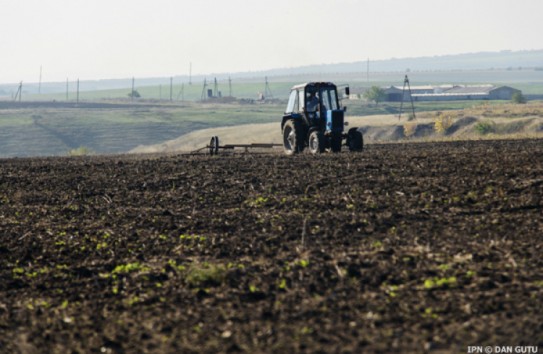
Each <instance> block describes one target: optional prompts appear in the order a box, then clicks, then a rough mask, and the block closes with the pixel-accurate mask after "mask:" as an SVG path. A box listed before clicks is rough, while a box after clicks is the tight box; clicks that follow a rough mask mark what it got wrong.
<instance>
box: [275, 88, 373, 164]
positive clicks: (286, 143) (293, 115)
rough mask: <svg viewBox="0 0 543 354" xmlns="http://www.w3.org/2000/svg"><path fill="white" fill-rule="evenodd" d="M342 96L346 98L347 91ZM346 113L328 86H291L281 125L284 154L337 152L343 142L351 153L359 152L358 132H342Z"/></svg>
mask: <svg viewBox="0 0 543 354" xmlns="http://www.w3.org/2000/svg"><path fill="white" fill-rule="evenodd" d="M345 94H346V95H348V94H349V88H348V87H346V88H345ZM345 111H346V108H340V106H339V100H338V92H337V87H336V85H334V84H333V83H331V82H310V83H306V84H301V85H296V86H294V87H293V88H292V90H291V92H290V97H289V100H288V105H287V109H286V111H285V114H284V115H283V120H282V121H281V131H282V132H283V147H284V149H285V153H286V154H287V155H293V154H296V153H299V152H302V151H303V150H304V149H305V148H306V147H308V148H309V151H310V152H311V153H313V154H320V153H322V152H324V151H332V152H340V151H341V147H342V145H343V142H345V145H346V146H347V147H348V148H349V150H350V151H362V149H363V147H364V140H363V136H362V133H361V132H360V131H358V129H357V128H351V129H349V131H348V132H345V131H344V127H345V123H344V116H345Z"/></svg>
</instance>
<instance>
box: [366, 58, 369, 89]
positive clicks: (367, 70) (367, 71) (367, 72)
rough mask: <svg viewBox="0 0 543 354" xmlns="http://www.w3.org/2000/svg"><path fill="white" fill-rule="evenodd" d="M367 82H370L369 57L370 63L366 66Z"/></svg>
mask: <svg viewBox="0 0 543 354" xmlns="http://www.w3.org/2000/svg"><path fill="white" fill-rule="evenodd" d="M366 82H367V83H368V84H369V83H370V58H368V65H367V68H366Z"/></svg>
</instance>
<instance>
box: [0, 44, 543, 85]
mask: <svg viewBox="0 0 543 354" xmlns="http://www.w3.org/2000/svg"><path fill="white" fill-rule="evenodd" d="M518 68H540V69H541V70H543V49H541V50H526V51H501V52H479V53H467V54H455V55H441V56H433V57H419V58H392V59H387V60H371V58H370V71H371V72H373V73H375V72H398V71H400V72H405V71H452V70H465V71H468V70H490V69H502V70H503V69H518ZM366 69H367V59H366V60H361V61H357V62H352V63H336V64H321V65H309V66H301V67H295V68H279V69H271V70H264V71H252V72H240V73H229V74H225V73H211V74H208V75H205V76H204V75H200V76H193V77H192V82H194V83H196V82H197V83H200V82H202V81H203V80H204V78H207V79H208V80H209V79H210V78H212V77H217V78H221V79H223V80H224V79H228V77H229V76H230V77H232V78H235V79H246V80H251V79H258V80H262V77H263V76H268V77H270V78H273V77H278V76H295V75H305V74H314V73H320V74H344V73H357V72H358V73H360V72H366ZM174 80H175V82H188V81H189V77H188V76H187V75H178V76H174ZM168 81H169V78H163V77H161V78H160V77H159V78H136V83H137V86H138V87H143V86H153V85H164V83H165V82H168ZM131 82H132V79H131V78H124V79H105V80H88V81H81V88H82V89H81V90H82V91H96V90H112V89H121V88H127V87H130V85H131ZM17 86H18V83H11V84H0V96H9V95H12V94H13V93H14V92H15V91H16V90H17ZM74 87H75V82H73V81H72V82H70V89H71V90H72V91H73V90H74ZM65 90H66V82H52V83H42V86H41V92H42V93H60V92H65ZM24 91H25V93H29V94H35V93H38V84H37V83H25V84H24Z"/></svg>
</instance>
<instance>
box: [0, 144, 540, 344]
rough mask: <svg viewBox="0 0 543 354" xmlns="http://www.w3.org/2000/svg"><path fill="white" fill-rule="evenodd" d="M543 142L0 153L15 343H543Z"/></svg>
mask: <svg viewBox="0 0 543 354" xmlns="http://www.w3.org/2000/svg"><path fill="white" fill-rule="evenodd" d="M542 198H543V141H542V140H525V141H499V142H497V141H481V142H456V143H439V144H437V143H436V144H429V143H427V144H405V145H400V144H392V145H382V146H380V145H371V146H368V147H367V149H366V150H365V151H364V152H363V153H361V154H349V153H341V154H324V155H322V156H318V157H315V156H311V155H309V154H302V155H299V156H294V157H287V156H283V155H277V154H275V155H274V154H270V155H235V156H218V157H217V156H215V157H208V156H198V157H189V156H165V157H158V158H156V157H134V156H125V157H87V158H40V159H11V160H1V161H0V352H2V353H18V352H21V353H33V352H44V353H77V352H81V353H86V352H91V353H99V352H112V353H123V352H172V353H173V352H179V353H193V352H194V353H196V352H206V353H221V352H228V353H230V352H232V353H235V352H246V353H258V352H270V353H291V352H319V353H325V352H326V353H359V352H370V353H371V352H383V353H385V352H387V353H388V352H394V353H406V352H415V353H421V352H439V353H449V352H450V353H466V352H467V347H468V346H471V345H480V346H485V345H492V346H495V345H513V346H515V345H533V346H539V347H540V348H542V347H543V259H542V257H541V255H542V251H543V200H542Z"/></svg>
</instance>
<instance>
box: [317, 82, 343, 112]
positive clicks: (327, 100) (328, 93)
mask: <svg viewBox="0 0 543 354" xmlns="http://www.w3.org/2000/svg"><path fill="white" fill-rule="evenodd" d="M321 97H322V104H323V106H324V109H326V110H333V111H335V110H337V109H339V107H338V102H337V91H336V89H335V88H324V89H322V90H321Z"/></svg>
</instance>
